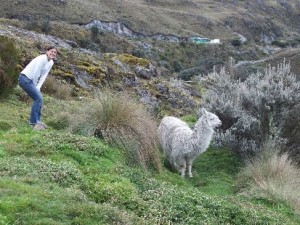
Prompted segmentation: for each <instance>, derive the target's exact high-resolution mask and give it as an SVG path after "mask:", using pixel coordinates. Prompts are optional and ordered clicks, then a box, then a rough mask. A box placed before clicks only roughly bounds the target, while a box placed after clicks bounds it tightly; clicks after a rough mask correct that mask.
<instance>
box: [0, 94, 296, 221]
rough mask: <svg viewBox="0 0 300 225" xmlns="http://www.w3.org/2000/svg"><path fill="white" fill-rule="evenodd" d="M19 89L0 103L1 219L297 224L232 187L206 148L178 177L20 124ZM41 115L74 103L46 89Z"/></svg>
mask: <svg viewBox="0 0 300 225" xmlns="http://www.w3.org/2000/svg"><path fill="white" fill-rule="evenodd" d="M18 93H20V90H19V89H16V92H15V93H14V94H12V95H10V96H9V98H7V99H5V100H1V102H0V111H1V116H0V224H299V222H300V220H299V218H297V217H296V216H295V215H294V214H293V213H292V211H291V210H290V209H289V208H288V207H286V206H284V205H283V204H281V203H274V204H269V203H264V202H263V203H262V202H259V201H257V202H254V203H251V199H246V198H244V197H239V196H236V195H235V194H234V192H233V186H232V185H233V184H234V175H235V174H236V172H237V171H238V168H239V162H238V160H237V159H236V158H235V157H234V156H232V155H231V154H229V153H228V152H227V151H225V150H218V151H216V150H213V149H210V150H209V151H207V152H206V153H204V154H203V155H202V156H201V157H199V158H198V159H197V160H196V162H195V166H194V170H195V172H194V175H195V176H194V178H187V179H182V178H181V177H180V176H179V175H177V174H176V173H173V172H171V171H169V170H168V169H167V168H164V169H163V172H162V173H161V174H157V173H156V172H151V171H144V170H141V169H139V168H136V167H131V166H129V165H127V164H126V163H125V160H124V155H123V154H124V153H122V151H120V150H119V149H115V148H111V147H109V146H107V145H105V144H104V143H102V142H101V141H100V140H98V139H95V138H93V137H83V136H80V135H73V134H70V133H68V132H67V131H64V130H60V131H58V130H55V129H54V128H50V129H48V130H45V131H42V132H41V131H34V130H32V129H31V128H30V127H29V126H28V124H27V116H28V112H29V108H30V104H28V103H25V102H22V101H20V100H19V99H18ZM44 98H45V99H44V100H45V101H44V102H45V108H44V114H43V115H44V121H45V122H47V121H51V120H52V118H53V117H54V116H55V115H56V113H57V112H58V111H60V110H62V109H63V108H65V110H66V108H67V107H71V106H72V105H74V104H75V102H74V101H62V100H56V99H53V98H52V97H49V96H47V95H45V97H44Z"/></svg>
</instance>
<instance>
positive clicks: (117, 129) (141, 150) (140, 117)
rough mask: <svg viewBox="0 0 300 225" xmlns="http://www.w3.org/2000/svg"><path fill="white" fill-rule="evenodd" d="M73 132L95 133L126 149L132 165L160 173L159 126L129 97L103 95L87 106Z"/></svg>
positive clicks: (76, 122) (75, 122)
mask: <svg viewBox="0 0 300 225" xmlns="http://www.w3.org/2000/svg"><path fill="white" fill-rule="evenodd" d="M82 114H83V115H81V116H79V117H81V118H83V119H82V120H81V121H79V120H77V119H76V121H74V122H73V123H74V124H75V125H73V128H71V129H72V130H73V131H76V132H81V133H86V134H92V135H95V136H96V137H99V138H102V139H104V140H106V141H107V142H108V143H110V144H113V145H116V146H118V147H120V148H122V149H124V150H126V155H127V159H128V160H129V162H130V163H131V164H139V165H142V166H143V167H145V168H146V167H147V166H155V168H156V169H157V170H158V171H160V170H161V163H160V158H159V153H158V143H157V136H156V128H157V126H156V123H155V121H154V120H153V119H152V118H151V116H150V115H149V113H148V112H147V111H146V110H145V108H144V107H143V106H142V105H141V104H138V103H137V102H135V101H133V100H132V99H130V98H129V97H128V96H121V95H114V94H103V95H102V96H100V97H99V98H98V99H96V100H94V101H93V102H91V103H90V104H88V105H86V106H85V108H84V109H83V111H82Z"/></svg>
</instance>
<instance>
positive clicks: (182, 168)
mask: <svg viewBox="0 0 300 225" xmlns="http://www.w3.org/2000/svg"><path fill="white" fill-rule="evenodd" d="M178 170H179V172H180V175H181V177H184V176H185V170H186V164H185V163H183V164H179V166H178Z"/></svg>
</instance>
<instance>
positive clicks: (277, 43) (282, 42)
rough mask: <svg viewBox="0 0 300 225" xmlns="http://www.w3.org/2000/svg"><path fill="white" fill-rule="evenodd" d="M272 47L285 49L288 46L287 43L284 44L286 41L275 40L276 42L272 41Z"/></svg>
mask: <svg viewBox="0 0 300 225" xmlns="http://www.w3.org/2000/svg"><path fill="white" fill-rule="evenodd" d="M272 45H275V46H278V47H280V48H285V47H287V46H288V45H289V43H288V42H286V41H278V40H276V41H272Z"/></svg>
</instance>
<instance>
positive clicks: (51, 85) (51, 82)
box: [42, 75, 72, 99]
mask: <svg viewBox="0 0 300 225" xmlns="http://www.w3.org/2000/svg"><path fill="white" fill-rule="evenodd" d="M42 90H43V91H44V92H45V93H47V94H50V95H52V96H54V97H56V98H59V99H69V98H71V95H72V89H71V86H70V85H69V84H66V83H63V82H61V81H59V80H57V79H56V78H55V77H54V76H51V75H49V76H48V77H47V79H46V80H45V83H44V84H43V87H42Z"/></svg>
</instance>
